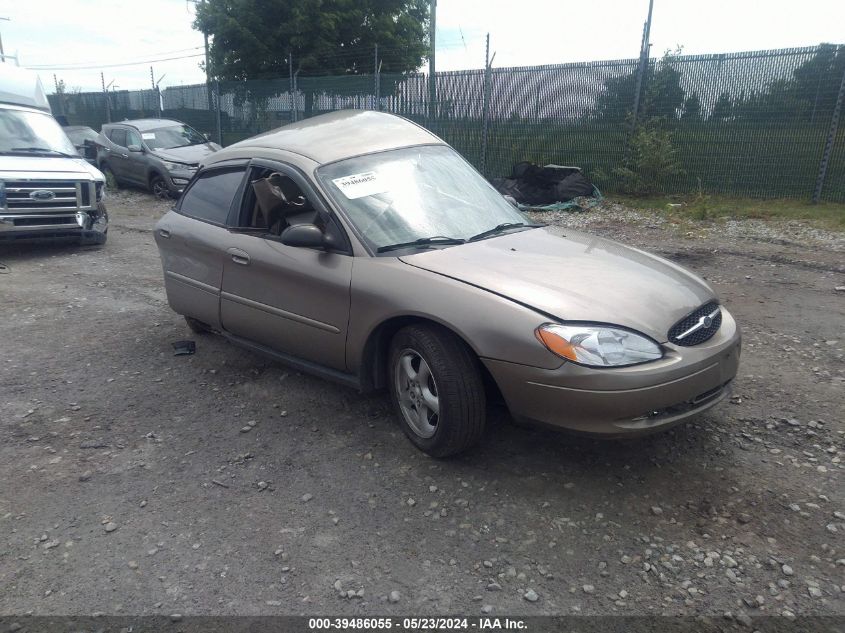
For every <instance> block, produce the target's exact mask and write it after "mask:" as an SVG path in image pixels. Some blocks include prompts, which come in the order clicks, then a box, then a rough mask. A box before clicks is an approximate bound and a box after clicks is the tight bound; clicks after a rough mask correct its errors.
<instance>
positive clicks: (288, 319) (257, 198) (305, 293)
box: [220, 163, 353, 371]
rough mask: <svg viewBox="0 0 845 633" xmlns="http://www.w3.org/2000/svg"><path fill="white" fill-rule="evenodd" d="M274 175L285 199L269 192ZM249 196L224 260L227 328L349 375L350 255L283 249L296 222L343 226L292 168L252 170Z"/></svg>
mask: <svg viewBox="0 0 845 633" xmlns="http://www.w3.org/2000/svg"><path fill="white" fill-rule="evenodd" d="M274 174H275V175H274ZM271 175H273V177H272V179H271V181H272V182H273V183H274V187H276V190H277V191H281V192H282V193H281V196H280V197H279V196H275V197H274V195H273V194H272V193H268V192H270V191H271V188H268V185H267V179H268V178H269V177H270V176H271ZM256 190H258V194H256ZM244 192H245V195H244V200H243V204H242V207H241V211H240V216H239V221H238V226H239V228H238V230H236V231H233V232H232V233H230V235H229V237H228V241H227V248H226V257H225V259H224V261H223V285H222V292H221V295H220V319H221V322H222V325H223V328H224V329H225V330H226V331H227V332H230V333H231V334H234V335H236V336H238V337H242V338H246V339H249V340H252V341H255V342H257V343H260V344H262V345H265V346H267V347H270V348H272V349H274V350H276V351H279V352H282V353H284V354H288V355H291V356H295V357H297V358H300V359H303V360H307V361H310V362H314V363H318V364H320V365H324V366H326V367H331V368H333V369H336V370H339V371H345V370H346V331H347V323H348V320H349V298H350V289H349V286H350V281H351V278H352V264H353V258H352V256H351V255H350V254H347V253H339V252H325V251H322V250H317V249H311V248H297V247H292V246H285V245H284V244H282V243H281V241H280V239H279V238H280V235H281V233H282V231H283V230H284V229H285V228H286V227H287V226H290V225H291V224H296V223H312V224H313V223H316V224H318V225H321V228H323V229H324V230H332V231H338V230H339V228H338V227H337V225H335V224H334V220H332V219H331V217H330V216H329V214H328V212H327V209H326V207H325V205H324V204H323V202H322V200H321V199H320V197H319V196H318V195H317V194H316V192H315V191H314V189H313V188H312V187H311V185H310V184H309V183H308V182H307V180H306V179H305V178H304V177H302V176H301V175H300V174H299V173H298V172H297V171H295V170H294V169H292V168H290V167H288V166H285V165H281V164H275V163H273V164H270V163H267V164H264V165H253V166H252V167H251V168H250V172H249V177H248V179H247V182H246V184H245V188H244Z"/></svg>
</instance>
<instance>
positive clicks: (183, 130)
mask: <svg viewBox="0 0 845 633" xmlns="http://www.w3.org/2000/svg"><path fill="white" fill-rule="evenodd" d="M141 138H142V139H144V143H146V144H147V147H149V148H150V149H173V148H174V147H185V146H186V145H199V144H201V143H208V141H207V140H206V139H205V137H204V136H203V135H202V134H200V133H199V132H197V131H196V130H195V129H194V128H192V127H189V126H187V125H168V126H167V127H159V128H155V129H154V130H147V131H145V132H141Z"/></svg>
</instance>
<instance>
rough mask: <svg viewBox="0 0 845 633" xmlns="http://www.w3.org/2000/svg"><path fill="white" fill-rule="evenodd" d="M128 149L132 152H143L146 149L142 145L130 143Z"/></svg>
mask: <svg viewBox="0 0 845 633" xmlns="http://www.w3.org/2000/svg"><path fill="white" fill-rule="evenodd" d="M126 149H128V150H129V151H130V152H143V151H144V148H142V147H141V146H140V145H130V146H129V147H127V148H126Z"/></svg>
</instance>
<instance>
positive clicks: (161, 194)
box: [150, 174, 170, 200]
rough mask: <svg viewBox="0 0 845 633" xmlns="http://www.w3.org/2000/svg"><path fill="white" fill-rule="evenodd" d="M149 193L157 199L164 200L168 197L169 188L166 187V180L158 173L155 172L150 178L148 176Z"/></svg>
mask: <svg viewBox="0 0 845 633" xmlns="http://www.w3.org/2000/svg"><path fill="white" fill-rule="evenodd" d="M150 193H152V194H153V195H154V196H155V197H156V198H158V199H159V200H166V199H167V198H169V197H170V190H169V189H168V188H167V182H166V181H165V180H164V178H162V177H161V176H160V175H159V174H155V175H154V176H153V177H152V178H150Z"/></svg>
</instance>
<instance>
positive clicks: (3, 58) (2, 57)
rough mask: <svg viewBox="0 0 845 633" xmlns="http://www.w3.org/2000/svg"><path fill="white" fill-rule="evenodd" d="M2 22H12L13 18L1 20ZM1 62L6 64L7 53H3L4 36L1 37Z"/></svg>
mask: <svg viewBox="0 0 845 633" xmlns="http://www.w3.org/2000/svg"><path fill="white" fill-rule="evenodd" d="M0 20H3V21H4V22H11V21H12V20H11V18H0ZM0 61H2V62H3V63H4V64H5V63H6V53H5V52H3V36H2V35H0Z"/></svg>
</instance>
